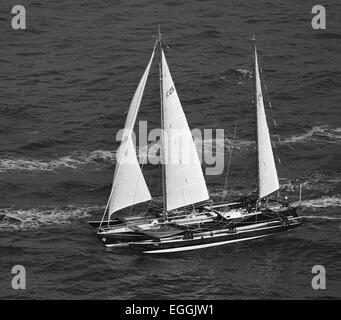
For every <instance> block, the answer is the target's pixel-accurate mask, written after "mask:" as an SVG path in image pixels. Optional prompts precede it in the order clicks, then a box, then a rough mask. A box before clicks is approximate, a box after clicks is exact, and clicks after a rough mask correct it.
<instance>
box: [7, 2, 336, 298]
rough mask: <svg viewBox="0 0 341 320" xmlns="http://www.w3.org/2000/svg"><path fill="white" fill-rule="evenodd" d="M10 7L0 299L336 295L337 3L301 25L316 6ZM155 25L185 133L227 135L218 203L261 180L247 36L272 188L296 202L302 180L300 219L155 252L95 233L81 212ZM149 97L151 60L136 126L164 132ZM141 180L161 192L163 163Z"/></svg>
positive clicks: (110, 166)
mask: <svg viewBox="0 0 341 320" xmlns="http://www.w3.org/2000/svg"><path fill="white" fill-rule="evenodd" d="M20 4H22V5H24V6H25V8H26V13H27V18H26V20H27V21H26V22H27V29H26V30H13V29H12V28H11V18H12V14H11V8H12V6H13V5H14V4H13V1H8V0H2V1H1V4H0V298H3V299H19V298H21V299H297V298H298V299H327V298H331V299H340V298H341V212H340V207H341V168H340V163H341V161H340V160H341V150H340V146H341V118H340V115H341V113H340V104H341V89H340V88H341V70H340V66H341V64H340V53H341V47H340V41H341V33H340V31H341V28H340V14H341V4H340V2H339V1H336V0H335V1H325V7H326V12H327V29H326V30H313V29H312V27H311V19H312V17H313V15H312V14H311V9H312V6H313V5H314V4H315V3H313V2H312V1H293V0H290V1H278V0H274V1H239V0H238V1H237V0H231V1H221V0H212V1H208V0H207V1H205V0H200V1H199V0H189V1H176V0H172V1H169V0H166V1H156V0H148V1H145V0H124V1H123V0H115V1H105V0H91V1H89V0H74V1H66V0H59V1H57V0H54V1H42V0H41V1H39V0H35V1H30V0H22V1H20ZM158 24H160V25H161V32H162V34H163V37H164V39H165V41H166V43H167V45H168V46H169V48H167V47H166V46H165V53H166V56H167V59H168V64H169V67H170V71H171V73H172V76H173V79H174V82H175V85H176V88H177V91H178V94H179V96H180V99H181V101H182V105H183V108H184V110H185V113H186V115H187V119H188V122H189V125H190V127H191V128H200V129H209V128H212V129H224V130H225V137H226V139H225V140H220V141H216V142H214V144H215V147H217V144H219V143H220V144H223V151H222V152H223V157H224V159H225V169H224V172H223V173H222V174H219V175H207V176H206V181H207V186H208V189H209V192H210V194H211V197H212V199H214V201H220V200H221V199H222V198H223V196H224V189H226V190H227V195H228V198H229V199H235V198H238V197H240V196H242V195H246V194H247V193H249V192H252V191H253V190H254V188H255V158H254V155H255V144H254V130H255V129H254V112H253V111H254V108H253V106H252V97H253V93H252V55H251V44H250V41H249V40H248V39H247V37H248V36H250V35H255V36H256V37H257V47H258V55H259V63H260V67H261V69H262V78H263V80H264V83H265V84H266V87H267V90H264V97H265V100H266V101H268V100H269V99H270V101H271V105H272V110H270V108H269V106H268V104H266V111H267V114H268V121H269V126H270V130H271V133H272V134H273V135H272V137H273V143H274V147H275V148H274V152H275V155H276V161H277V160H278V158H279V159H280V160H279V161H277V168H278V173H279V176H280V178H281V190H280V193H281V195H282V196H285V195H287V196H288V197H289V199H290V200H292V201H294V202H296V201H298V195H299V185H300V184H301V185H302V205H303V206H302V209H301V211H300V214H301V215H302V217H303V222H304V225H303V227H302V228H299V229H296V230H293V231H290V232H288V233H283V234H278V235H275V236H273V237H269V238H267V239H262V240H257V241H253V242H245V243H239V244H233V245H229V246H221V247H217V248H210V249H205V250H198V251H192V252H191V251H188V252H185V253H177V254H170V255H160V256H158V255H156V256H148V255H143V254H140V253H137V252H135V251H132V250H129V249H120V250H118V249H116V250H106V249H105V248H104V246H103V245H102V244H101V243H100V241H99V240H98V239H97V238H96V235H95V232H94V229H92V228H90V227H89V226H88V225H87V221H88V220H89V219H100V218H101V215H102V212H103V209H104V207H105V204H106V201H107V198H108V195H109V192H110V188H111V181H112V175H113V170H114V166H115V152H116V149H117V148H118V146H119V141H117V139H116V134H117V132H118V131H119V129H121V128H122V127H123V125H124V121H125V115H126V113H127V110H128V107H129V103H130V99H131V97H132V95H133V93H134V90H135V88H136V86H137V84H138V81H139V79H140V77H141V75H142V73H143V71H144V68H145V67H146V65H147V63H148V60H149V58H150V55H151V52H152V49H153V45H154V41H155V37H154V35H155V34H156V30H157V25H158ZM159 104H160V102H159V87H158V68H157V61H155V62H154V65H153V67H152V72H151V75H150V77H149V81H148V84H147V87H146V92H145V96H144V99H143V101H142V105H141V111H140V113H139V117H138V121H140V120H143V121H147V123H148V128H149V129H152V128H157V127H159V126H160V123H159V119H160V112H159V109H160V108H159ZM274 120H275V121H276V124H277V126H275V124H274ZM235 129H236V134H234V131H235ZM212 140H214V139H211V140H210V139H206V140H205V141H204V144H203V148H206V147H207V148H209V147H210V145H211V142H212ZM155 143H157V142H155ZM155 143H154V142H150V143H149V145H147V146H146V147H145V148H141V149H140V148H139V152H140V153H143V152H146V150H148V149H149V147H151V146H153V145H155ZM219 150H221V148H220V149H219ZM219 150H218V148H217V149H216V151H217V153H219V152H220V151H219ZM218 151H219V152H218ZM231 152H232V154H231ZM230 156H231V157H230ZM229 159H231V161H230V162H229ZM228 163H230V168H229V170H228V171H229V174H228V177H227V179H226V173H227V168H228ZM204 168H205V165H204ZM144 173H145V176H146V181H147V183H148V185H149V188H150V190H151V193H152V195H153V196H154V197H159V196H160V194H161V191H160V190H161V189H160V174H161V169H160V166H157V165H156V166H155V165H154V166H153V165H145V170H144ZM127 183H129V182H127ZM14 265H22V266H24V267H25V269H26V277H27V282H26V289H25V290H13V289H12V287H11V280H12V277H13V276H14V275H13V274H11V269H12V267H13V266H14ZM314 265H322V266H324V267H325V270H326V279H327V281H326V289H325V290H313V288H312V286H311V281H312V279H313V276H314V275H315V274H312V268H313V266H314Z"/></svg>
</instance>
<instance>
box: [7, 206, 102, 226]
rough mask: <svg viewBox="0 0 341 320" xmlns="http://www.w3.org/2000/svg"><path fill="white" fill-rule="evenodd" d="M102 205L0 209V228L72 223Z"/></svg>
mask: <svg viewBox="0 0 341 320" xmlns="http://www.w3.org/2000/svg"><path fill="white" fill-rule="evenodd" d="M103 208H104V207H101V206H77V205H69V206H65V207H63V208H47V207H41V208H30V209H14V208H1V209H0V230H2V231H4V230H26V229H34V228H38V227H41V226H44V225H51V224H66V223H72V221H75V220H77V219H82V218H85V217H89V216H90V215H91V213H93V212H97V211H100V210H103Z"/></svg>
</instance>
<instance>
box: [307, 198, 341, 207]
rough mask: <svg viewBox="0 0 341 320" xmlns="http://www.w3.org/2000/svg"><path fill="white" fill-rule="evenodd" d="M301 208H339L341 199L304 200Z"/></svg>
mask: <svg viewBox="0 0 341 320" xmlns="http://www.w3.org/2000/svg"><path fill="white" fill-rule="evenodd" d="M302 206H304V207H308V208H329V207H341V198H339V197H337V196H332V197H322V198H318V199H311V200H304V201H302Z"/></svg>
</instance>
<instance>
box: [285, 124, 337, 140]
mask: <svg viewBox="0 0 341 320" xmlns="http://www.w3.org/2000/svg"><path fill="white" fill-rule="evenodd" d="M304 141H321V142H326V141H327V142H329V143H340V142H341V128H335V129H333V128H330V127H329V126H327V125H324V126H314V127H313V128H312V129H310V130H309V131H308V132H306V133H303V134H300V135H294V136H291V137H289V138H286V139H284V140H283V141H282V142H283V143H298V142H304Z"/></svg>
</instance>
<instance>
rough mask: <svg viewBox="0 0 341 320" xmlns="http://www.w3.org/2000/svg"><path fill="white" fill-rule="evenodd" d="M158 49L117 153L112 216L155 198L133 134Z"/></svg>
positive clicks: (132, 106)
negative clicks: (140, 163) (142, 169)
mask: <svg viewBox="0 0 341 320" xmlns="http://www.w3.org/2000/svg"><path fill="white" fill-rule="evenodd" d="M154 51H155V47H154V50H153V53H152V56H151V58H150V61H149V63H148V65H147V68H146V70H145V71H144V73H143V76H142V78H141V80H140V82H139V84H138V87H137V89H136V91H135V93H134V96H133V99H132V101H131V103H130V107H129V111H128V115H127V119H126V122H125V126H124V131H123V135H122V142H121V145H120V148H119V150H118V152H117V156H116V161H117V162H116V168H115V173H114V178H113V184H112V189H111V193H110V197H109V200H108V215H109V219H110V216H111V215H112V214H113V213H114V212H116V211H118V210H120V209H123V208H125V207H129V206H132V205H134V204H137V203H141V202H144V201H148V200H150V199H151V198H152V197H151V195H150V192H149V189H148V187H147V184H146V182H145V180H144V177H143V174H142V171H141V168H140V165H139V163H138V160H137V156H136V150H135V147H134V143H133V138H132V133H133V128H134V125H135V121H136V117H137V113H138V110H139V107H140V104H141V100H142V97H143V92H144V89H145V86H146V82H147V78H148V75H149V70H150V67H151V64H152V61H153V57H154Z"/></svg>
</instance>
